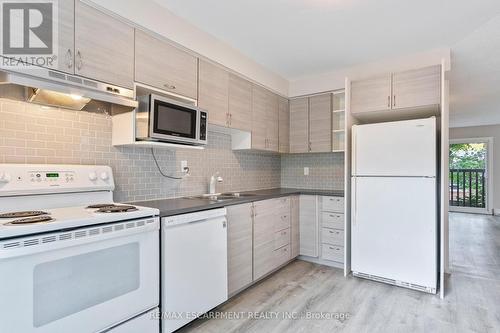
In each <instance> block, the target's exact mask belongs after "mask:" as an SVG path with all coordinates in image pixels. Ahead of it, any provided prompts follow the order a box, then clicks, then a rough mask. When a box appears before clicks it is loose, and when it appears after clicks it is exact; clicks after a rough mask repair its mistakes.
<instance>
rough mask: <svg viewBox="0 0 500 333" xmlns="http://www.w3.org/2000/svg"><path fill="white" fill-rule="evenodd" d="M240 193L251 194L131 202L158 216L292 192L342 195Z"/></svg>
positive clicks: (337, 192) (336, 192) (280, 193)
mask: <svg viewBox="0 0 500 333" xmlns="http://www.w3.org/2000/svg"><path fill="white" fill-rule="evenodd" d="M239 193H242V194H253V195H252V196H245V197H240V198H234V199H229V200H223V201H210V200H205V199H195V198H189V197H185V198H173V199H160V200H150V201H140V202H131V204H134V205H138V206H144V207H151V208H157V209H159V210H160V216H162V217H163V216H172V215H179V214H185V213H192V212H198V211H201V210H207V209H213V208H220V207H226V206H232V205H237V204H241V203H246V202H254V201H259V200H266V199H272V198H279V197H284V196H288V195H292V194H309V195H325V196H335V197H343V196H344V191H343V190H307V189H296V188H273V189H267V190H255V191H243V192H239Z"/></svg>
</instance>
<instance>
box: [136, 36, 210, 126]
mask: <svg viewBox="0 0 500 333" xmlns="http://www.w3.org/2000/svg"><path fill="white" fill-rule="evenodd" d="M131 45H133V44H131ZM135 80H136V81H137V82H140V83H143V84H147V85H150V86H153V87H156V88H159V89H162V90H167V91H170V92H173V93H175V94H178V95H182V96H185V97H189V98H192V99H197V97H198V58H196V57H194V56H192V55H190V54H189V53H187V52H184V51H182V50H180V49H178V48H176V47H174V46H172V45H170V44H169V43H167V42H165V41H162V40H160V39H157V38H155V37H153V36H151V35H149V34H147V33H145V32H143V31H141V30H137V29H136V31H135ZM209 119H210V115H209Z"/></svg>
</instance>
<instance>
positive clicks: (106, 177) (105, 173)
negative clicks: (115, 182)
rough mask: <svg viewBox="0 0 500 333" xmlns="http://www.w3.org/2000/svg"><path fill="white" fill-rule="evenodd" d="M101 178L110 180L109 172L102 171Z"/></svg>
mask: <svg viewBox="0 0 500 333" xmlns="http://www.w3.org/2000/svg"><path fill="white" fill-rule="evenodd" d="M101 179H102V180H108V179H109V176H108V173H107V172H102V173H101Z"/></svg>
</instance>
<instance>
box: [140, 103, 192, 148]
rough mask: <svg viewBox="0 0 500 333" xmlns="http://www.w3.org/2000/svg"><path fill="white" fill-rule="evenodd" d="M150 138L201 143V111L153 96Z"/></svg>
mask: <svg viewBox="0 0 500 333" xmlns="http://www.w3.org/2000/svg"><path fill="white" fill-rule="evenodd" d="M150 107H151V110H150V115H151V116H150V121H151V123H150V125H149V128H150V137H151V138H153V139H157V140H167V141H175V142H185V143H192V144H197V143H199V125H198V124H199V121H200V120H199V111H198V109H197V108H196V107H195V106H190V105H187V104H186V105H184V104H179V103H176V102H174V101H170V100H168V99H165V98H161V97H158V96H155V95H151V104H150Z"/></svg>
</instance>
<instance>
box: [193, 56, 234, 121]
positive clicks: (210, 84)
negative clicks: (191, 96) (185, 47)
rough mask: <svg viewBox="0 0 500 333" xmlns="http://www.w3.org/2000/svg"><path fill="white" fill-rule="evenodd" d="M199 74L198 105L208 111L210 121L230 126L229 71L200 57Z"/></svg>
mask: <svg viewBox="0 0 500 333" xmlns="http://www.w3.org/2000/svg"><path fill="white" fill-rule="evenodd" d="M198 75H199V82H198V106H199V107H200V108H202V109H204V110H207V111H208V122H209V123H210V124H214V125H219V126H230V115H229V112H228V104H229V101H228V98H229V73H228V72H227V71H225V70H224V69H223V68H221V67H219V66H216V65H214V64H212V63H209V62H207V61H205V60H201V59H200V63H199V74H198Z"/></svg>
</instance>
